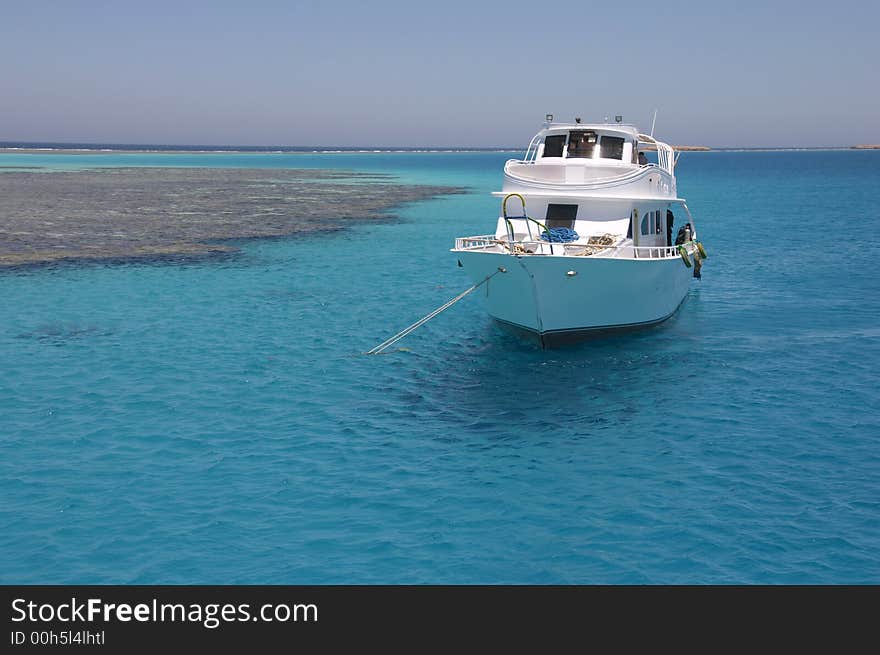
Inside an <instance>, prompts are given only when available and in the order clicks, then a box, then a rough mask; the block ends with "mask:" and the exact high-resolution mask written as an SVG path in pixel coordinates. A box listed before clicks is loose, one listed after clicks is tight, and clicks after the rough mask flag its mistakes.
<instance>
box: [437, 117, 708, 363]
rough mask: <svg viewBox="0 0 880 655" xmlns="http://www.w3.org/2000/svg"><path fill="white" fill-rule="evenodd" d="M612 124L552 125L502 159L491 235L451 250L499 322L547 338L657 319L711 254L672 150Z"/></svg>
mask: <svg viewBox="0 0 880 655" xmlns="http://www.w3.org/2000/svg"><path fill="white" fill-rule="evenodd" d="M615 121H616V122H615V123H610V122H606V123H595V124H584V123H582V122H581V120H580V119H579V118H578V119H575V122H573V123H561V122H553V116H552V115H549V114H548V115H547V122H546V123H545V124H544V126H543V129H541V131H539V132H538V133H537V134H536V135H535V136H534V138H533V139H532V140H531V143H529V146H528V148H527V149H526V154H525V158H524V159H522V160H509V161H508V162H507V163H506V164H505V165H504V185H503V187H502V190H501V191H500V192H496V193H494V194H493V195H496V196H498V197H499V198H500V199H501V200H502V201H501V215H500V216H499V218H498V221H497V224H496V227H495V232H494V233H493V234H486V235H480V236H470V237H461V238H458V239H456V240H455V248H453V250H452V252H454V253H455V255H456V256H457V257H458V262H459V265H460V266H462V267H463V268H464V269H465V270H466V271H467V272H468V274H469V275H470V277H471V278H472V279H473V280H474V282H475V283H477V284H483V286H484V287H485V295H486V299H487V302H488V308H489V313H490V314H491V315H492V316H493V317H494V318H495V319H497V320H498V321H500V322H501V323H503V324H507V325H509V326H512V327H514V328H519V329H520V330H524V331H526V332H528V333H530V334H533V335H536V336H537V337H538V338H539V339H540V342H541V344H542V345H544V346H551V345H555V344H558V343H561V342H565V341H571V340H576V339H578V338H582V337H583V336H585V335H587V334H589V333H591V332H594V331H597V330H610V329H621V328H633V327H639V326H647V325H652V324H655V323H659V322H661V321H663V320H665V319H667V318H669V317H670V316H672V314H674V313H675V311H676V310H677V309H678V307H679V305H681V303H682V301H683V300H684V298H685V296H686V295H687V292H688V288H689V286H690V278H691V276H692V275H693V276H694V277H699V276H700V268H701V266H702V259H704V258H705V256H706V253H705V250H704V249H703V246H702V244H700V243H699V242H698V241H697V240H696V238H697V233H696V226H695V224H694V220H693V218H692V217H691V215H690V212H689V211H688V208H687V205H686V204H685V201H684V199H683V198H679V197H678V195H677V192H676V186H675V163H676V159H677V157H676V153H675V152H674V150H673V149H672V147H670V146H669V145H667V144H665V143H662V142H661V141H658V140H657V139H654V138H653V136H649V135H646V134H641V133H639V131H638V129H636V128H635V127H634V126H632V125H625V124H623V123H622V122H621V117H619V116H617V117H615Z"/></svg>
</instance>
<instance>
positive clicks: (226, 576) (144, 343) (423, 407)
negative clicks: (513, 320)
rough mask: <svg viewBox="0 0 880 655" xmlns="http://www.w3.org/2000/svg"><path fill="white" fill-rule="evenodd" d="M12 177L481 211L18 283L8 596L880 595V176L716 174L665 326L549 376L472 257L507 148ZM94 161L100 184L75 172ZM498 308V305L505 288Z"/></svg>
mask: <svg viewBox="0 0 880 655" xmlns="http://www.w3.org/2000/svg"><path fill="white" fill-rule="evenodd" d="M78 157H80V156H76V155H53V154H40V155H23V154H16V155H0V165H18V164H19V163H20V162H21V163H23V165H46V166H60V167H71V166H77V165H80V164H82V165H93V163H94V161H93V160H94V159H95V158H100V162H101V163H102V164H103V165H111V166H112V165H208V166H210V165H231V166H241V165H247V166H290V167H304V166H309V167H343V168H353V169H357V170H365V171H385V172H389V173H393V174H396V175H399V176H400V177H401V179H403V180H404V181H407V182H432V183H438V184H461V185H466V186H467V187H469V188H470V189H471V190H472V192H471V193H469V194H467V195H462V196H452V197H446V198H442V199H439V200H432V201H428V202H424V203H419V204H415V205H410V206H406V207H403V208H401V210H400V212H399V215H400V219H401V220H400V221H398V222H392V223H383V224H375V223H361V224H358V225H355V226H352V227H351V228H350V229H346V230H344V231H337V232H329V233H322V234H319V235H314V236H309V237H305V238H291V239H287V240H273V241H249V242H246V243H242V244H241V246H242V252H241V254H240V255H238V256H231V257H224V258H220V259H214V260H204V261H192V260H184V261H180V262H154V263H137V264H118V263H117V264H113V265H94V264H93V265H60V266H53V267H44V268H29V269H20V270H6V271H0V366H2V373H3V375H2V378H0V500H2V502H0V582H5V583H13V582H14V583H222V582H225V583H405V582H411V583H427V582H430V583H509V582H511V583H512V582H518V583H878V582H880V418H878V413H880V391H878V384H877V382H878V377H877V371H878V369H880V321H878V319H880V277H878V273H877V272H876V271H875V270H874V266H873V263H874V262H875V261H876V260H877V257H878V254H880V253H878V246H877V241H876V239H875V238H874V233H873V232H872V231H870V230H868V231H864V230H862V229H861V228H862V227H867V226H870V225H871V224H873V222H874V221H875V220H876V218H875V214H876V210H875V207H874V203H873V200H874V198H875V197H876V194H877V190H878V188H880V153H878V152H846V151H841V152H756V153H717V152H711V153H685V154H684V155H682V159H681V162H680V164H679V169H678V175H679V191H680V193H681V195H683V196H684V197H687V198H688V200H689V205H690V208H691V210H692V212H693V213H694V216H695V218H696V219H697V221H698V227H699V230H700V236H701V238H702V240H703V242H704V243H705V245H706V247H707V248H708V250H709V255H710V258H709V259H708V260H707V262H706V265H705V267H704V269H703V279H702V281H701V282H698V281H694V282H693V286H692V291H691V293H690V295H689V296H688V298H687V300H686V301H685V303H684V305H683V306H682V308H681V310H680V311H679V313H678V314H677V315H675V316H674V317H673V318H672V319H671V320H669V321H667V322H666V323H665V324H663V325H661V326H659V327H656V328H652V329H649V330H646V331H642V332H637V333H632V334H626V335H619V336H611V337H606V338H602V339H600V340H595V341H592V342H587V343H585V344H582V345H579V346H575V347H570V348H566V349H560V350H553V351H541V350H539V349H537V348H536V347H535V346H534V345H533V344H531V343H528V342H523V341H520V340H518V339H517V338H515V337H513V336H510V335H507V334H506V333H505V332H503V331H501V330H499V329H498V328H497V327H495V326H494V325H493V324H492V323H491V322H490V320H489V319H488V317H487V315H486V314H485V311H484V309H483V307H482V306H481V304H480V300H479V298H476V297H470V298H468V299H467V300H466V301H463V302H461V303H459V304H458V305H456V306H455V307H454V308H453V309H451V310H450V311H448V312H446V313H445V314H442V315H441V316H440V317H438V318H437V319H435V320H434V321H433V322H431V323H429V324H428V325H427V326H425V327H423V328H422V329H421V330H419V331H417V332H416V333H414V334H413V335H411V336H409V337H407V339H405V340H404V341H403V342H401V344H400V345H401V346H404V347H406V348H407V349H408V350H406V351H403V352H395V353H393V354H390V355H386V356H379V357H361V356H357V353H359V352H361V351H364V350H366V349H368V348H370V347H372V346H374V345H376V344H377V343H379V342H380V341H382V340H383V339H385V338H386V337H388V336H390V335H391V334H393V333H394V332H396V331H397V330H398V329H400V328H402V327H404V326H406V325H408V324H409V323H411V322H412V321H414V320H415V319H416V318H418V317H420V316H422V315H423V314H426V313H427V312H428V311H430V310H431V309H433V308H434V307H436V306H438V305H440V304H441V303H442V302H444V301H445V300H447V299H448V298H450V297H451V296H453V295H455V294H456V293H458V292H459V291H461V290H462V289H464V288H466V287H467V286H468V285H469V281H468V280H467V279H466V278H465V275H464V273H463V272H462V270H461V269H458V268H457V267H456V266H455V258H454V256H453V255H452V254H451V253H450V252H448V249H449V248H450V247H451V245H452V242H453V239H454V237H455V236H460V235H467V234H481V233H485V232H486V231H490V230H491V229H492V228H493V226H494V222H495V217H496V216H497V199H495V198H492V197H490V196H489V195H488V192H489V191H492V190H495V189H496V188H498V187H499V186H500V182H501V174H500V167H501V164H502V162H503V160H504V159H505V158H506V157H507V155H504V154H498V153H455V154H449V153H426V154H418V153H395V154H355V153H348V154H340V155H306V154H300V155H290V154H253V153H251V154H213V155H198V154H178V155H169V154H149V155H144V154H114V155H94V156H92V155H84V156H82V158H78ZM75 162H79V163H75ZM475 295H476V294H475Z"/></svg>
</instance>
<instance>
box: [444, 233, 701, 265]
mask: <svg viewBox="0 0 880 655" xmlns="http://www.w3.org/2000/svg"><path fill="white" fill-rule="evenodd" d="M682 245H684V248H685V251H686V252H687V254H689V255H691V254H693V251H694V248H695V246H694V242H693V241H691V242H688V243H686V244H682ZM560 246H561V248H560ZM680 247H681V246H634V245H632V244H620V245H610V246H605V245H601V244H591V243H578V242H571V243H565V244H560V243H551V242H549V241H543V240H529V241H510V240H509V239H507V238H498V237H496V236H495V235H494V234H485V235H481V236H473V237H458V238H457V239H456V240H455V250H494V251H497V252H501V253H507V254H513V255H549V254H558V255H562V254H565V255H568V256H592V255H600V256H602V257H617V258H629V259H671V258H676V257H681V251H680V250H679V248H680Z"/></svg>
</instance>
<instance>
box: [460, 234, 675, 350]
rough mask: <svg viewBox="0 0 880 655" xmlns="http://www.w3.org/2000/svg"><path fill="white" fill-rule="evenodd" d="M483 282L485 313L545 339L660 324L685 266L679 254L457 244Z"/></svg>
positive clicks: (669, 313) (546, 341)
mask: <svg viewBox="0 0 880 655" xmlns="http://www.w3.org/2000/svg"><path fill="white" fill-rule="evenodd" d="M456 254H457V255H458V260H459V262H461V265H462V267H463V268H464V269H465V271H467V273H468V274H469V275H470V277H471V278H472V279H473V280H474V282H480V281H481V280H484V279H485V278H486V277H487V276H489V275H492V274H493V273H495V272H496V271H498V270H499V268H501V269H503V270H504V272H502V273H498V274H497V275H494V276H493V277H492V278H491V279H490V280H489V281H488V282H487V283H486V284H485V285H483V287H484V289H485V290H484V291H483V293H482V294H481V295H483V296H484V298H485V300H486V303H487V306H488V310H489V314H490V315H492V316H493V317H494V318H495V319H497V320H498V321H499V322H501V323H502V324H505V325H507V326H510V327H512V328H513V329H515V330H516V331H525V332H526V333H527V334H531V335H533V336H537V337H538V338H539V339H540V341H541V343H542V344H544V345H553V344H557V343H566V342H571V341H578V340H581V339H583V338H586V337H589V336H592V335H596V334H601V333H603V332H606V331H612V330H613V331H617V330H626V329H635V328H640V327H646V326H649V325H654V324H656V323H660V322H662V321H664V320H666V319H667V318H669V317H670V316H672V315H673V314H674V313H675V311H676V310H677V309H678V307H679V305H681V303H682V301H683V300H684V298H685V296H686V295H687V292H688V289H689V287H690V278H691V275H692V271H691V269H689V268H687V267H686V266H685V265H684V263H683V262H682V260H681V259H678V258H664V259H628V258H626V259H625V258H619V259H618V258H602V257H554V256H547V257H540V256H534V255H531V256H529V255H527V256H515V255H509V254H503V253H493V252H485V251H484V252H479V251H477V252H467V251H457V252H456Z"/></svg>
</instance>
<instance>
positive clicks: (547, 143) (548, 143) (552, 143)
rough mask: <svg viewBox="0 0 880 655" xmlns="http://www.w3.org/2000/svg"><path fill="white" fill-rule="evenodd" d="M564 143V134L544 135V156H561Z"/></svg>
mask: <svg viewBox="0 0 880 655" xmlns="http://www.w3.org/2000/svg"><path fill="white" fill-rule="evenodd" d="M564 145H565V135H564V134H554V135H553V136H547V137H544V155H543V156H544V157H562V148H563V146H564Z"/></svg>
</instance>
